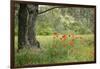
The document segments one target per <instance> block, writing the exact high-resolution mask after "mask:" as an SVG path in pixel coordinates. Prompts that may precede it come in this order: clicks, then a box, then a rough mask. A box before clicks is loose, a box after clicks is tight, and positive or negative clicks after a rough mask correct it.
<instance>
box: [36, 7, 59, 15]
mask: <svg viewBox="0 0 100 69" xmlns="http://www.w3.org/2000/svg"><path fill="white" fill-rule="evenodd" d="M55 8H61V7H52V8H49V9H47V10H45V11H42V12H40V13H38V14H43V13H45V12H47V11H50V10H53V9H55Z"/></svg>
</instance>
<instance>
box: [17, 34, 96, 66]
mask: <svg viewBox="0 0 100 69" xmlns="http://www.w3.org/2000/svg"><path fill="white" fill-rule="evenodd" d="M36 38H37V40H38V41H39V42H40V47H41V48H40V49H37V48H36V49H33V48H28V49H27V48H24V49H22V50H20V52H15V57H16V58H15V65H16V66H22V65H28V64H34V65H35V64H54V63H69V62H85V61H94V36H93V35H92V34H91V35H90V34H89V35H74V37H73V36H72V35H56V34H54V35H48V36H37V37H36ZM61 38H63V39H61ZM17 45H18V43H17V36H16V37H15V51H16V50H17Z"/></svg>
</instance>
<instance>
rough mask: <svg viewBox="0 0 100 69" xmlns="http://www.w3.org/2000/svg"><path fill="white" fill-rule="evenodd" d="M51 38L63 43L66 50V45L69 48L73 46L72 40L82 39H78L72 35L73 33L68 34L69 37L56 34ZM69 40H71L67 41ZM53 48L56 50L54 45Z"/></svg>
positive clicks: (77, 36)
mask: <svg viewBox="0 0 100 69" xmlns="http://www.w3.org/2000/svg"><path fill="white" fill-rule="evenodd" d="M53 38H54V39H55V38H57V39H60V40H61V42H62V43H63V46H64V48H66V47H67V45H69V46H75V42H74V40H75V39H77V38H80V39H82V37H80V36H79V35H74V33H70V34H69V35H67V34H64V35H61V34H59V33H57V32H54V33H53ZM69 38H71V39H69ZM67 39H69V40H67ZM66 40H67V41H66ZM65 43H67V44H65ZM53 47H54V48H56V46H55V45H53Z"/></svg>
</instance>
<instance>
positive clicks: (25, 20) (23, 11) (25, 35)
mask: <svg viewBox="0 0 100 69" xmlns="http://www.w3.org/2000/svg"><path fill="white" fill-rule="evenodd" d="M37 15H38V5H35V4H29V5H28V4H20V8H19V15H18V21H19V25H18V27H19V29H18V49H21V48H23V47H26V46H28V47H38V48H39V47H40V45H39V42H38V41H37V40H36V33H35V23H36V22H35V21H36V17H37Z"/></svg>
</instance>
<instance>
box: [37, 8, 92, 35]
mask: <svg viewBox="0 0 100 69" xmlns="http://www.w3.org/2000/svg"><path fill="white" fill-rule="evenodd" d="M51 7H53V6H43V7H42V6H41V7H39V8H40V10H39V11H45V10H47V9H48V8H51ZM93 11H94V9H93V8H75V7H70V8H55V9H53V10H50V11H48V12H46V13H43V14H40V15H39V16H38V18H37V22H36V24H37V25H36V32H37V35H50V33H53V32H55V31H56V32H59V33H69V32H74V33H77V34H91V33H93V32H94V31H93V29H94V18H93V17H94V12H93ZM48 27H49V29H48ZM44 29H47V30H44ZM41 30H42V31H41ZM43 32H44V34H43ZM45 32H46V33H45ZM47 32H48V33H47ZM49 32H50V33H49ZM41 33H42V34H41Z"/></svg>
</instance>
